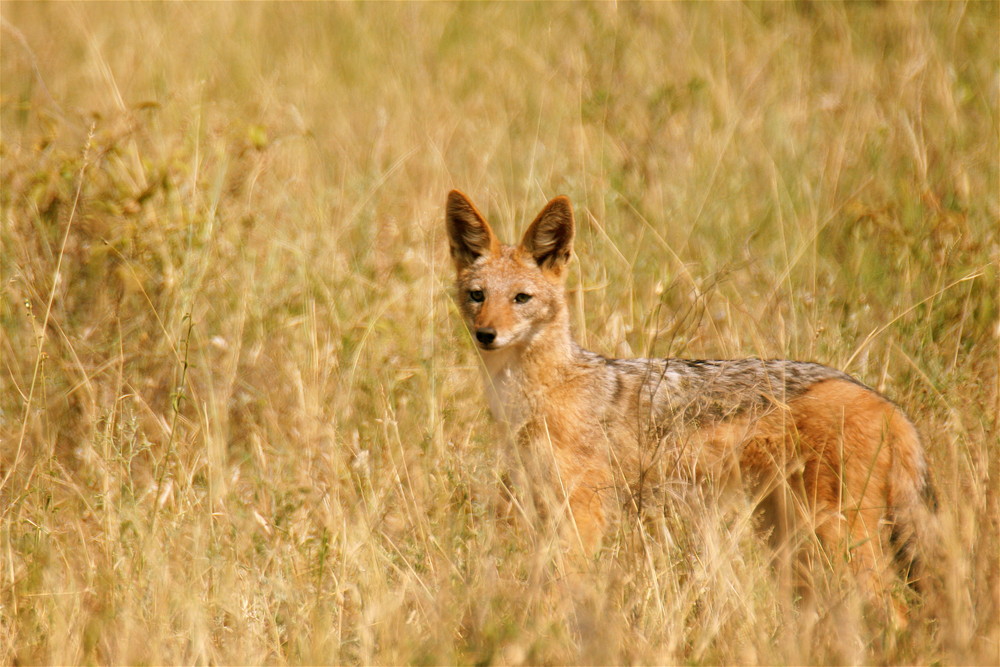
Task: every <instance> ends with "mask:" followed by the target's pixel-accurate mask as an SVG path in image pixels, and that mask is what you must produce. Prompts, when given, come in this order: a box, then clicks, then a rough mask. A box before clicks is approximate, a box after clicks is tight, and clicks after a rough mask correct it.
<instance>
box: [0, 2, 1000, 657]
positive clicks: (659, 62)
mask: <svg viewBox="0 0 1000 667" xmlns="http://www.w3.org/2000/svg"><path fill="white" fill-rule="evenodd" d="M0 15H2V19H3V23H2V26H0V27H2V30H0V40H2V41H0V184H2V188H0V215H2V220H0V224H2V230H0V243H2V253H0V272H2V275H0V278H2V298H0V331H2V335H0V356H2V364H0V365H2V368H0V554H2V555H0V564H2V567H0V662H3V663H4V664H9V663H17V664H31V663H51V664H57V663H58V664H69V663H95V662H96V663H112V662H113V663H261V662H268V663H320V662H331V663H355V664H371V663H389V664H392V663H396V664H401V663H422V664H442V663H477V664H490V663H497V662H503V663H521V662H530V663H575V662H591V663H625V662H628V663H681V662H683V663H726V662H729V663H731V662H740V663H747V662H749V663H801V662H809V663H815V662H829V661H832V662H878V663H889V662H905V663H917V662H920V663H983V664H988V663H995V662H996V659H997V655H998V652H1000V627H998V623H1000V622H998V609H1000V567H998V556H997V554H998V553H1000V538H998V534H997V526H998V525H1000V507H998V502H1000V501H998V498H1000V488H998V479H1000V466H998V463H997V459H998V444H1000V442H998V430H997V429H998V424H997V413H998V410H1000V392H998V368H997V360H998V351H1000V337H998V336H1000V329H998V297H1000V288H998V271H997V266H998V260H1000V247H998V234H997V232H998V227H1000V224H998V220H1000V196H998V189H1000V173H998V118H997V106H998V104H997V102H998V96H1000V90H998V73H1000V55H998V51H1000V47H998V10H997V4H996V3H992V2H983V3H975V2H973V3H882V2H872V3H867V2H866V3H840V2H823V3H798V2H796V3H763V4H757V3H754V4H735V3H722V4H666V5H661V4H618V5H614V4H575V3H574V4H453V3H421V4H310V3H283V4H276V3H254V4H239V5H237V4H235V3H220V4H195V3H175V4H150V3H135V4H131V3H130V4H103V3H93V4H91V3H88V4H39V3H4V4H3V6H2V8H0ZM451 188H459V189H462V190H463V191H465V192H466V193H468V194H469V195H470V196H471V197H472V198H473V200H474V201H476V202H477V203H478V204H480V206H481V208H482V209H483V210H484V212H485V213H486V215H487V217H488V218H490V220H491V221H492V222H494V223H495V226H496V227H497V229H498V230H499V231H500V233H501V234H502V235H503V236H504V237H505V238H506V239H507V240H508V241H513V240H515V239H516V238H517V237H518V235H519V234H520V232H521V230H522V229H523V226H524V224H526V223H527V222H528V221H530V219H531V217H532V216H533V215H534V213H535V212H537V210H538V209H539V208H540V207H541V206H542V205H543V204H544V202H545V201H547V199H548V198H550V197H552V196H555V195H557V194H567V195H569V196H570V197H571V199H572V200H573V202H574V205H575V207H576V214H577V220H578V225H579V232H578V241H577V245H576V249H577V254H578V256H579V261H577V262H576V263H575V264H574V265H573V269H572V273H571V277H570V290H571V299H572V302H573V304H574V316H575V324H576V329H577V333H578V338H579V339H580V340H581V341H582V342H584V343H586V344H587V345H588V346H589V347H590V348H592V349H595V350H597V351H599V352H602V353H604V354H608V355H617V356H628V355H636V356H637V355H676V356H692V357H735V356H747V355H756V356H762V357H792V358H799V359H807V360H816V361H820V362H823V363H827V364H830V365H834V366H839V367H842V368H844V369H845V370H847V371H849V372H851V373H853V374H855V375H856V376H858V377H859V378H860V379H862V380H863V381H865V382H866V383H868V384H870V385H871V386H873V387H876V388H878V389H879V390H880V391H883V392H885V393H886V394H887V395H889V396H891V397H892V398H894V399H895V400H896V401H898V402H899V403H900V404H901V405H902V406H903V407H904V408H905V409H906V410H907V412H908V413H909V414H910V415H912V417H913V419H914V421H915V422H916V423H917V425H918V427H919V429H920V431H921V433H922V434H923V436H924V438H925V441H926V445H927V450H928V458H929V460H930V463H931V465H932V469H933V472H934V477H935V481H936V484H937V486H938V492H939V496H940V500H941V511H940V514H939V519H940V523H941V525H940V533H941V540H940V542H941V543H940V545H939V553H938V555H937V557H936V558H935V559H934V562H933V563H932V570H933V575H934V577H935V580H937V581H938V585H937V586H936V587H935V591H934V592H933V594H932V596H931V598H930V599H927V600H924V601H923V602H922V603H921V601H919V600H917V601H914V602H913V610H912V621H911V623H910V625H909V627H907V628H905V629H893V628H889V629H887V628H882V627H878V626H877V625H876V624H874V623H873V622H871V621H870V620H867V619H866V617H865V616H864V614H862V613H860V612H857V613H848V614H847V615H846V616H845V615H844V612H843V610H841V611H840V612H837V613H830V614H825V615H824V614H820V615H819V617H818V618H817V617H811V616H808V617H807V615H806V614H799V613H797V612H796V611H795V609H794V608H791V609H790V608H787V607H786V606H782V605H781V604H780V603H779V601H778V597H779V596H778V595H777V594H776V593H777V586H776V584H775V582H774V578H773V576H772V575H771V573H770V570H769V568H768V565H767V558H768V554H767V551H766V548H765V547H764V546H763V545H762V544H761V540H759V539H758V538H757V536H756V535H755V534H754V531H752V530H748V526H747V525H746V523H747V522H739V521H734V520H733V519H732V516H731V515H728V514H726V513H725V512H723V511H722V510H719V509H717V508H716V506H715V504H714V503H713V501H712V499H711V498H709V499H700V500H698V501H691V502H688V501H684V502H680V501H678V502H679V503H680V504H679V505H678V506H677V507H675V508H673V509H674V510H675V511H672V512H667V513H666V514H665V517H664V522H663V525H662V526H661V530H659V531H655V530H654V531H652V532H649V533H643V535H642V539H640V540H638V541H637V540H635V539H632V536H633V532H634V531H633V530H632V529H631V528H630V527H628V526H622V527H620V528H619V529H618V531H617V533H615V534H614V535H611V536H609V538H608V541H607V548H606V550H605V552H604V553H603V554H602V555H601V556H600V558H598V560H597V561H596V562H595V563H594V571H593V572H591V573H589V575H588V576H587V578H586V579H585V580H584V581H582V582H577V583H576V584H574V585H572V586H567V585H565V583H564V582H563V580H562V578H561V573H562V572H563V571H564V568H563V564H562V562H561V555H560V554H559V552H558V550H557V549H554V548H552V544H551V540H549V539H547V537H546V536H545V535H539V534H537V533H536V532H535V531H534V530H533V528H532V526H531V525H530V524H527V523H524V522H518V521H516V520H503V519H502V518H500V517H498V516H497V514H498V513H500V512H501V509H499V508H501V507H502V503H499V502H498V501H497V498H496V497H497V494H498V491H497V489H498V487H499V484H500V478H501V476H502V474H503V465H502V461H501V458H502V456H501V452H500V451H499V447H498V444H499V442H500V441H499V439H498V437H497V433H496V432H495V431H494V429H493V427H492V425H491V423H490V419H489V417H488V411H487V410H486V404H485V401H484V400H483V396H482V392H481V389H480V380H479V374H478V370H477V365H476V364H477V359H476V356H475V353H474V351H473V350H472V348H471V346H470V345H469V344H468V342H467V339H466V338H467V334H466V333H465V330H464V327H463V325H462V324H461V322H460V320H459V318H458V316H457V313H456V312H455V310H454V308H453V306H452V304H451V301H450V299H449V298H448V292H449V289H450V283H451V279H452V275H451V268H450V262H449V261H448V258H447V249H446V245H447V244H446V242H445V239H444V234H443V224H442V223H443V202H444V197H445V194H446V193H447V191H448V190H449V189H451ZM685 503H686V504H685ZM848 606H849V605H848ZM845 618H847V619H848V620H849V622H846V623H845V622H844V619H845Z"/></svg>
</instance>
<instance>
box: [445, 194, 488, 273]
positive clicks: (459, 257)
mask: <svg viewBox="0 0 1000 667" xmlns="http://www.w3.org/2000/svg"><path fill="white" fill-rule="evenodd" d="M445 223H446V224H447V225H448V244H449V247H450V248H451V258H452V259H453V260H454V261H455V268H456V269H457V270H458V271H461V270H462V269H464V268H465V267H467V266H469V265H470V264H472V263H473V262H475V261H476V260H477V259H479V258H480V257H482V256H483V255H491V254H495V253H496V252H498V251H499V250H500V241H498V240H497V237H496V234H494V233H493V229H491V228H490V225H489V223H488V222H486V218H484V217H483V215H482V214H481V213H480V212H479V210H478V209H477V208H476V207H475V205H474V204H473V203H472V202H471V201H469V198H468V197H466V196H465V195H464V194H462V193H461V192H459V191H458V190H452V191H451V192H449V193H448V204H447V206H446V208H445Z"/></svg>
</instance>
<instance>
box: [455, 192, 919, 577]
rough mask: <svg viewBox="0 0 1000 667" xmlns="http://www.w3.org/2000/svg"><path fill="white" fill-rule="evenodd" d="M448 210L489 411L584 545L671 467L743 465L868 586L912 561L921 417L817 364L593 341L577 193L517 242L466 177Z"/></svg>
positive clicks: (710, 474) (784, 511) (696, 469)
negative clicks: (582, 321)
mask: <svg viewBox="0 0 1000 667" xmlns="http://www.w3.org/2000/svg"><path fill="white" fill-rule="evenodd" d="M446 223H447V231H448V239H449V244H450V250H451V257H452V259H453V260H454V263H455V269H456V271H457V294H456V301H457V304H458V306H459V308H460V309H461V312H462V314H463V316H464V318H465V321H466V323H467V325H468V327H469V330H470V331H471V333H472V335H473V337H474V338H475V341H476V343H477V345H478V348H479V353H480V355H481V357H482V361H483V369H484V375H485V384H486V392H487V394H488V396H489V403H490V408H491V411H492V413H493V416H494V418H495V419H496V420H497V421H498V422H500V424H502V425H503V426H504V427H505V428H506V429H507V431H508V432H509V434H510V435H511V439H512V441H513V443H514V445H515V449H516V450H517V451H519V452H520V454H521V458H522V459H527V460H531V461H548V462H549V463H548V464H546V465H538V464H533V465H534V470H535V473H536V475H535V479H534V480H533V481H534V483H536V484H537V483H541V484H544V485H548V486H549V488H550V489H553V490H554V492H555V493H556V495H557V496H559V498H560V502H562V503H564V504H565V505H566V506H568V508H569V510H570V512H569V513H570V514H571V516H572V519H573V521H572V524H573V526H574V527H575V534H576V535H577V536H578V537H579V541H578V543H579V544H581V545H582V546H583V547H584V548H585V549H586V550H588V551H589V550H594V549H596V548H597V547H598V546H599V545H600V543H601V540H602V536H603V534H604V531H605V524H606V523H607V516H608V514H609V512H610V511H613V510H614V507H613V505H614V504H615V502H616V501H615V500H614V499H617V502H620V501H621V498H622V497H626V498H629V499H630V500H629V501H627V502H634V499H635V498H637V497H639V496H641V494H642V493H643V489H644V488H652V487H655V486H656V485H657V484H658V483H663V482H664V480H669V479H674V480H676V479H678V478H680V479H691V480H695V479H713V480H716V481H724V480H729V481H730V482H731V481H733V480H736V481H738V483H739V484H740V485H741V486H742V487H743V488H745V489H747V490H748V491H749V492H750V497H751V498H757V499H765V500H766V501H767V502H769V503H771V504H772V507H778V509H779V512H778V514H777V515H776V516H778V517H779V518H778V520H777V522H778V523H780V522H781V521H783V520H784V519H782V518H781V517H785V516H788V515H790V514H794V515H795V516H797V517H799V518H800V519H802V518H804V519H805V520H806V521H808V522H809V523H808V525H810V526H811V528H812V530H813V531H814V532H815V534H816V536H817V537H818V543H819V544H820V545H821V548H822V549H824V550H827V551H828V552H829V554H828V555H831V556H832V555H833V553H835V552H837V550H840V553H841V554H843V555H845V556H846V558H843V559H841V560H847V561H849V563H850V568H851V570H852V571H853V573H854V574H855V576H856V577H857V578H858V580H859V582H860V584H861V587H862V589H864V590H865V591H866V592H868V593H870V594H872V595H881V594H882V593H884V588H885V584H886V579H885V578H886V577H889V576H894V575H892V574H891V570H892V568H891V567H890V563H891V561H892V560H893V558H894V557H895V558H896V559H897V560H901V561H902V562H903V563H904V570H905V569H906V568H907V567H909V565H910V564H911V562H912V560H913V558H914V555H915V553H914V539H915V536H916V533H917V532H918V531H919V529H920V526H919V525H918V524H919V523H920V517H921V516H922V515H921V513H920V509H921V507H922V506H923V502H924V495H925V493H926V492H927V490H928V488H929V487H928V485H927V468H926V464H925V461H924V456H923V452H922V448H921V445H920V440H919V438H918V436H917V433H916V430H915V429H914V427H913V425H912V424H911V423H910V421H909V420H908V419H907V417H906V416H905V415H904V414H903V413H902V411H901V410H900V409H899V408H898V407H897V406H896V405H894V404H893V403H891V402H890V401H889V400H888V399H886V398H884V397H883V396H881V395H880V394H878V393H877V392H876V391H874V390H872V389H870V388H868V387H866V386H864V385H863V384H861V383H860V382H859V381H857V380H855V379H854V378H852V377H851V376H849V375H847V374H845V373H843V372H841V371H838V370H835V369H833V368H828V367H826V366H822V365H820V364H816V363H808V362H800V361H788V360H761V359H752V358H751V359H738V360H728V361H693V360H686V359H609V358H605V357H603V356H601V355H599V354H595V353H593V352H589V351H587V350H585V349H583V348H581V347H580V346H579V345H578V344H577V343H576V342H575V341H574V339H573V337H572V335H571V333H570V322H569V313H568V308H567V302H566V297H565V290H564V283H565V278H566V273H567V263H568V262H569V260H570V256H571V253H572V246H573V236H574V222H573V212H572V208H571V206H570V202H569V199H567V198H566V197H556V198H555V199H553V200H552V201H550V202H549V203H548V204H547V205H546V206H545V207H544V208H543V209H542V211H541V212H540V213H539V214H538V216H537V217H536V218H535V220H534V221H533V222H532V223H531V225H530V226H529V227H528V229H527V231H526V232H525V233H524V237H523V238H522V239H521V242H520V244H519V245H517V246H509V245H503V244H501V243H500V241H499V240H498V239H497V237H496V235H495V234H494V233H493V230H492V229H491V227H490V225H489V224H488V223H487V222H486V220H485V219H484V218H483V216H482V215H481V214H480V213H479V211H478V210H477V209H476V207H475V206H474V205H473V204H472V202H470V201H469V199H468V198H467V197H466V196H465V195H463V194H462V193H461V192H458V191H452V192H451V193H450V194H449V195H448V202H447V210H446ZM727 484H728V482H727ZM623 489H624V490H625V491H626V493H624V494H623V493H622V490H623ZM772 516H775V515H772Z"/></svg>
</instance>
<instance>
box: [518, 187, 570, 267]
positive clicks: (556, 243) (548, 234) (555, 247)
mask: <svg viewBox="0 0 1000 667" xmlns="http://www.w3.org/2000/svg"><path fill="white" fill-rule="evenodd" d="M573 234H574V230H573V207H572V206H570V203H569V198H568V197H556V198H555V199H553V200H552V201H550V202H549V203H548V204H546V205H545V208H543V209H542V212H541V213H539V214H538V217H537V218H535V221H534V222H532V223H531V226H530V227H528V231H526V232H525V233H524V238H522V239H521V248H522V249H523V251H524V252H526V253H528V254H529V255H531V256H532V257H534V259H535V262H536V263H537V264H538V266H539V267H540V268H541V269H542V270H543V271H548V272H550V273H553V274H555V275H556V276H561V274H562V271H563V268H564V267H565V266H566V264H567V263H568V262H569V258H570V255H571V254H572V252H573Z"/></svg>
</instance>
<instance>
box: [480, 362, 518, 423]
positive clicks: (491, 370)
mask: <svg viewBox="0 0 1000 667" xmlns="http://www.w3.org/2000/svg"><path fill="white" fill-rule="evenodd" d="M482 356H483V382H484V384H485V385H486V396H487V398H488V399H489V402H490V412H492V413H493V418H494V419H496V420H497V421H498V422H499V423H501V424H503V425H504V426H506V427H507V428H508V429H510V432H511V433H516V432H517V431H518V430H519V429H520V428H521V427H522V426H524V424H525V422H526V421H527V419H528V401H527V398H526V396H525V393H524V377H523V371H522V369H521V365H520V363H519V360H520V357H519V355H518V354H517V353H516V352H515V351H514V350H509V351H508V350H499V351H496V352H487V353H485V354H483V355H482Z"/></svg>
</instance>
